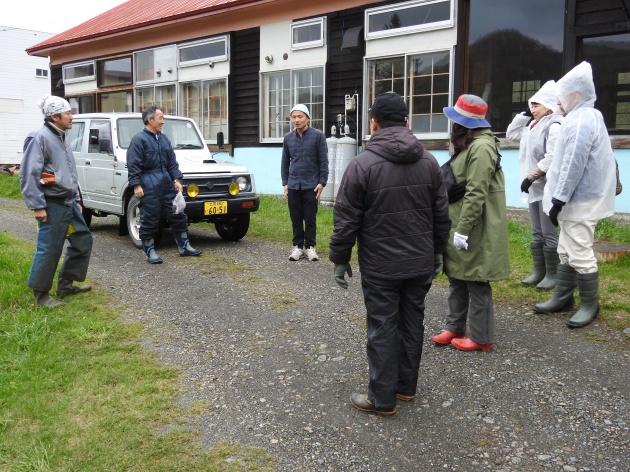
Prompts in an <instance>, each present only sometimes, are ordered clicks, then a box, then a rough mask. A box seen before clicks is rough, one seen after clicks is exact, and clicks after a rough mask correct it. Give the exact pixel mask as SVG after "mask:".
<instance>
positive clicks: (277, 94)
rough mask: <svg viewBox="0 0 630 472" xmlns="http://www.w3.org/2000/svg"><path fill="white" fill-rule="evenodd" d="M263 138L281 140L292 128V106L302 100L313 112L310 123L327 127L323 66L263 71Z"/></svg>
mask: <svg viewBox="0 0 630 472" xmlns="http://www.w3.org/2000/svg"><path fill="white" fill-rule="evenodd" d="M261 83H262V88H263V90H262V102H263V110H262V115H263V117H262V120H261V121H262V130H261V134H262V141H270V142H271V141H273V142H279V141H281V140H282V138H283V137H284V135H285V134H287V133H288V132H289V131H291V129H292V125H291V108H292V107H293V105H295V104H296V103H303V104H304V105H306V106H307V107H308V108H309V110H310V112H311V117H310V118H311V119H310V123H309V126H311V127H313V128H316V129H318V130H320V131H323V130H324V68H323V67H315V68H312V69H298V70H291V71H280V72H272V73H269V74H263V75H262V81H261Z"/></svg>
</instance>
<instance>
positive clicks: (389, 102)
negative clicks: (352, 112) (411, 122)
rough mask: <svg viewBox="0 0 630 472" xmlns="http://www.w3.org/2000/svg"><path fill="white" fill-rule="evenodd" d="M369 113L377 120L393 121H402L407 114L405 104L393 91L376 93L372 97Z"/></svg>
mask: <svg viewBox="0 0 630 472" xmlns="http://www.w3.org/2000/svg"><path fill="white" fill-rule="evenodd" d="M370 113H371V114H372V116H373V117H374V118H376V120H377V121H378V120H386V121H391V122H394V123H403V122H404V121H405V120H406V119H407V116H409V110H408V109H407V104H406V103H405V101H404V100H403V99H402V97H401V96H400V95H398V94H397V93H394V92H387V93H382V94H380V95H378V96H377V97H376V98H375V99H374V103H373V104H372V108H370Z"/></svg>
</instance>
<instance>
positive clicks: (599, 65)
mask: <svg viewBox="0 0 630 472" xmlns="http://www.w3.org/2000/svg"><path fill="white" fill-rule="evenodd" d="M628 48H630V34H627V33H626V34H618V35H610V36H599V37H593V38H584V39H583V40H582V59H583V60H585V61H588V62H589V63H590V64H591V66H592V68H593V81H594V82H595V93H596V94H597V101H596V102H595V108H597V109H598V110H599V111H601V112H602V115H603V116H604V121H605V122H606V126H607V127H608V130H609V132H611V133H613V134H617V133H624V134H627V133H628V132H629V131H630V57H628V54H627V51H628Z"/></svg>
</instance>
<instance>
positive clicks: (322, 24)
mask: <svg viewBox="0 0 630 472" xmlns="http://www.w3.org/2000/svg"><path fill="white" fill-rule="evenodd" d="M325 20H326V17H325V16H322V17H320V18H313V19H310V20H302V21H294V22H293V23H292V24H291V28H290V30H291V31H290V34H291V38H290V41H291V50H292V51H295V50H298V49H308V48H317V47H322V46H324V45H325V44H326V21H325ZM313 25H319V30H320V33H321V36H320V38H319V39H318V40H316V41H307V42H304V43H296V42H294V41H293V32H294V31H295V30H296V29H299V28H303V27H305V26H313Z"/></svg>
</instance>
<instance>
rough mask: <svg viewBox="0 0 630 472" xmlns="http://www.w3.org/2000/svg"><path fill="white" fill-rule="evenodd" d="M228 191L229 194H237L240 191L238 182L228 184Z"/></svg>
mask: <svg viewBox="0 0 630 472" xmlns="http://www.w3.org/2000/svg"><path fill="white" fill-rule="evenodd" d="M228 192H230V195H232V196H233V197H235V196H237V195H238V192H240V188H239V186H238V184H237V183H236V182H232V183H231V184H230V188H229V189H228Z"/></svg>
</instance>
